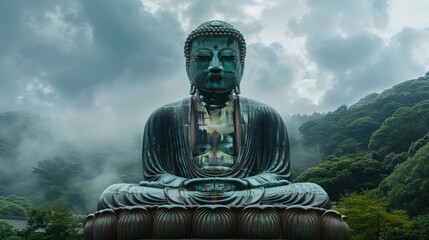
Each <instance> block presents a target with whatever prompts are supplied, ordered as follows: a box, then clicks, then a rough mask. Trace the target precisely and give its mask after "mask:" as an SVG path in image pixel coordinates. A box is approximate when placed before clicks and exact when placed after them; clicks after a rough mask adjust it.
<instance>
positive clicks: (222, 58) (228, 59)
mask: <svg viewBox="0 0 429 240" xmlns="http://www.w3.org/2000/svg"><path fill="white" fill-rule="evenodd" d="M220 60H221V61H237V57H236V56H233V55H232V56H229V55H226V56H221V57H220Z"/></svg>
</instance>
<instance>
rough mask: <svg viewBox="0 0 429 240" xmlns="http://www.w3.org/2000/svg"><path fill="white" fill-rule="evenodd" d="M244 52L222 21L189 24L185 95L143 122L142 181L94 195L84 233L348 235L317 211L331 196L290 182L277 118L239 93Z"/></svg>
mask: <svg viewBox="0 0 429 240" xmlns="http://www.w3.org/2000/svg"><path fill="white" fill-rule="evenodd" d="M245 55H246V44H245V40H244V37H243V36H242V35H241V33H240V32H239V31H238V30H236V29H235V28H234V27H233V26H232V25H230V24H228V23H225V22H222V21H216V20H215V21H209V22H205V23H203V24H201V25H200V26H199V27H198V28H197V29H196V30H194V31H193V32H191V34H190V35H189V36H188V38H187V40H186V43H185V57H186V72H187V75H188V78H189V81H190V84H191V88H190V94H191V97H188V98H185V99H183V100H181V101H178V102H175V103H171V104H168V105H165V106H163V107H160V108H158V109H157V110H156V111H155V112H154V113H153V114H152V115H151V116H150V118H149V119H148V120H147V123H146V127H145V131H144V136H143V151H142V159H143V181H141V182H140V183H139V184H124V183H121V184H115V185H112V186H110V187H108V188H107V189H106V190H105V191H104V192H103V193H102V195H101V197H100V200H99V202H98V210H99V212H97V213H96V217H95V218H94V216H91V217H90V218H89V219H88V224H87V227H88V228H91V229H92V230H88V231H93V236H95V235H96V236H103V237H105V236H106V234H109V233H111V234H118V239H127V238H128V239H132V237H125V236H128V235H130V231H132V230H130V229H136V228H137V229H138V227H137V226H140V225H141V226H143V225H144V228H145V229H140V230H139V231H138V233H136V234H138V236H139V237H141V238H171V237H174V238H182V237H183V238H189V237H196V238H232V237H241V238H262V237H267V236H268V237H269V238H288V239H294V238H296V237H297V236H299V237H297V239H319V238H322V239H326V238H323V237H321V236H325V235H326V236H329V237H330V238H329V239H348V238H347V236H346V235H347V232H348V231H349V229H348V227H347V224H346V223H345V222H344V221H343V220H342V219H341V218H339V217H338V214H337V215H335V214H334V215H332V216H334V217H331V215H329V216H327V217H323V216H324V214H325V210H322V209H329V208H330V200H329V197H328V195H327V194H326V192H325V191H324V190H323V189H322V188H321V187H320V186H318V185H316V184H313V183H291V182H289V177H290V165H289V142H288V134H287V130H286V126H285V124H284V122H283V120H282V118H281V116H280V115H279V114H278V113H277V112H276V111H275V110H274V109H272V108H271V107H269V106H267V105H265V104H263V103H260V102H257V101H255V100H251V99H249V98H245V97H241V96H239V94H240V82H241V78H242V76H243V70H244V58H245ZM136 206H137V207H136ZM151 206H152V207H151ZM245 206H248V207H246V208H245ZM288 206H298V207H290V208H288ZM133 207H136V208H135V209H132V210H130V209H129V208H133ZM243 208H244V209H243ZM111 209H115V211H116V214H113V215H112V212H110V211H111ZM286 209H288V211H286ZM109 210H110V211H109ZM148 216H152V217H148ZM324 219H327V220H324ZM338 219H339V220H338ZM324 221H325V222H324ZM106 226H107V227H106ZM298 226H299V227H298ZM329 228H332V229H336V232H334V233H332V232H331V231H330V229H329ZM94 229H96V230H94ZM88 231H86V233H87V232H88ZM150 231H151V232H150ZM134 232H135V231H134ZM134 232H133V234H134ZM344 232H345V233H344ZM335 234H337V235H338V236H341V237H338V238H332V235H335ZM344 234H345V235H344ZM130 236H131V235H130ZM316 236H317V237H316ZM342 236H346V237H344V238H343V237H342ZM88 239H89V238H88ZM94 239H101V238H94Z"/></svg>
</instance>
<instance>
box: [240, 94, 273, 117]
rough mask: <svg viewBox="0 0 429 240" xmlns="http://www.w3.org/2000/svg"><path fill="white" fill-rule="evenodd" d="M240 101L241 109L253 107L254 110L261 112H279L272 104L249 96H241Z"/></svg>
mask: <svg viewBox="0 0 429 240" xmlns="http://www.w3.org/2000/svg"><path fill="white" fill-rule="evenodd" d="M238 99H239V102H240V107H241V109H243V108H244V109H246V108H247V109H251V110H253V111H258V112H261V113H267V114H268V113H272V114H276V115H277V114H278V113H277V111H276V110H275V109H274V108H272V107H271V106H270V105H268V104H266V103H263V102H260V101H257V100H254V99H251V98H247V97H243V96H240V97H239V98H238Z"/></svg>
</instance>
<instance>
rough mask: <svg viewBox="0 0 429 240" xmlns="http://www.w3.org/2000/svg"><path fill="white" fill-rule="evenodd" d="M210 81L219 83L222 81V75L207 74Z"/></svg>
mask: <svg viewBox="0 0 429 240" xmlns="http://www.w3.org/2000/svg"><path fill="white" fill-rule="evenodd" d="M209 78H210V80H216V81H220V80H222V79H223V74H222V73H209Z"/></svg>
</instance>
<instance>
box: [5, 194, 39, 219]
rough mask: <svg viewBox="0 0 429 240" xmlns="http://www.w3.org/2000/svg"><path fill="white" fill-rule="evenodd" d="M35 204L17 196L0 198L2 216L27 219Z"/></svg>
mask: <svg viewBox="0 0 429 240" xmlns="http://www.w3.org/2000/svg"><path fill="white" fill-rule="evenodd" d="M32 208H33V204H32V203H31V202H30V200H29V199H28V198H25V197H19V196H15V195H11V196H7V197H6V196H0V215H5V216H15V217H27V216H28V215H29V214H30V211H31V209H32Z"/></svg>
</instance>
